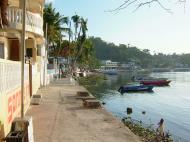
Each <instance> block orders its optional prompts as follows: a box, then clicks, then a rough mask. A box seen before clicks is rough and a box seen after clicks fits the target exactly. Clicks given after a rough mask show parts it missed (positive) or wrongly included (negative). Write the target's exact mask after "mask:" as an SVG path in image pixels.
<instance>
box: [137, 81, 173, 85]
mask: <svg viewBox="0 0 190 142" xmlns="http://www.w3.org/2000/svg"><path fill="white" fill-rule="evenodd" d="M170 82H171V81H170V80H152V81H151V80H143V81H140V83H141V84H143V85H153V86H168V85H169V83H170Z"/></svg>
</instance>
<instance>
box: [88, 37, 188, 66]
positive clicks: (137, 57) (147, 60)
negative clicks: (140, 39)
mask: <svg viewBox="0 0 190 142" xmlns="http://www.w3.org/2000/svg"><path fill="white" fill-rule="evenodd" d="M90 40H91V41H92V43H93V45H94V48H95V53H96V57H97V58H98V59H99V60H108V59H110V60H112V61H117V62H121V63H128V62H131V61H133V62H135V63H136V65H140V66H141V67H142V68H166V67H167V68H168V67H170V68H174V67H177V66H180V65H181V66H190V54H182V55H177V54H175V53H174V54H172V55H165V54H163V53H158V54H155V55H151V54H150V52H149V50H148V49H144V50H140V49H138V48H137V47H135V46H130V45H124V44H120V45H118V46H117V45H115V44H113V43H107V42H105V41H103V40H102V39H101V38H95V37H91V38H90Z"/></svg>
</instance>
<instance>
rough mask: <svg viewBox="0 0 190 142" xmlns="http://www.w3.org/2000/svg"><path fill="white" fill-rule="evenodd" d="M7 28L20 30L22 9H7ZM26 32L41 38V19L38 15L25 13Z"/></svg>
mask: <svg viewBox="0 0 190 142" xmlns="http://www.w3.org/2000/svg"><path fill="white" fill-rule="evenodd" d="M7 16H8V21H9V26H10V27H11V28H16V29H19V30H21V28H22V9H19V8H16V7H9V8H8V10H7ZM26 31H28V32H32V33H36V34H38V35H41V36H43V18H42V16H40V14H35V13H32V12H29V11H27V12H26Z"/></svg>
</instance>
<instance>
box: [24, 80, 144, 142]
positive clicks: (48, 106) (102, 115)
mask: <svg viewBox="0 0 190 142" xmlns="http://www.w3.org/2000/svg"><path fill="white" fill-rule="evenodd" d="M84 90H85V88H83V87H82V86H79V85H77V84H76V85H75V83H74V82H70V80H69V79H61V80H57V81H55V82H54V83H52V84H50V85H49V86H47V87H45V88H42V89H39V91H38V92H39V93H41V94H42V100H41V104H40V105H32V106H30V108H29V110H28V112H27V115H28V116H32V117H33V127H34V140H35V142H140V141H139V138H138V137H137V136H135V135H134V134H133V133H132V132H131V131H130V130H129V129H128V128H127V127H125V126H124V125H123V124H122V123H121V122H120V121H119V120H117V119H116V118H114V117H113V116H112V115H111V114H110V113H108V112H107V111H106V110H105V109H103V108H100V109H86V108H84V107H83V106H82V101H80V100H76V99H75V96H76V92H77V91H84Z"/></svg>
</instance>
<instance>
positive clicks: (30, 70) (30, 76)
mask: <svg viewBox="0 0 190 142" xmlns="http://www.w3.org/2000/svg"><path fill="white" fill-rule="evenodd" d="M29 86H30V97H32V64H31V60H30V59H29Z"/></svg>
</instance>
